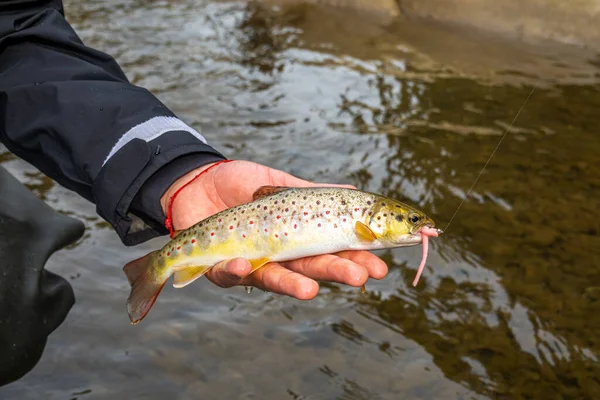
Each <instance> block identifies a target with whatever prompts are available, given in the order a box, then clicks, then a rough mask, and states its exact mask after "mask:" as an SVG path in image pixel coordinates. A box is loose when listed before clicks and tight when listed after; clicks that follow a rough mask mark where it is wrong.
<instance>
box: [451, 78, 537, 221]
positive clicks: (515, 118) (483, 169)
mask: <svg viewBox="0 0 600 400" xmlns="http://www.w3.org/2000/svg"><path fill="white" fill-rule="evenodd" d="M539 81H540V78H538V79H537V81H536V82H535V84H534V85H533V88H532V89H531V92H529V95H528V96H527V98H526V99H525V101H524V102H523V104H522V105H521V108H519V111H518V112H517V115H515V117H514V118H513V120H512V122H511V123H510V125H509V126H508V128H506V129H505V130H504V134H503V135H502V137H501V138H500V140H499V141H498V144H497V145H496V148H495V149H494V151H492V154H490V158H488V160H487V161H486V162H485V164H484V166H483V168H481V171H479V174H478V175H477V177H476V178H475V181H473V184H472V185H471V187H470V188H469V190H467V194H466V195H465V197H464V198H463V199H462V201H461V202H460V204H459V205H458V208H457V209H456V211H454V214H453V215H452V218H450V221H448V224H447V225H446V229H444V231H443V232H447V231H448V227H449V226H450V224H451V223H452V221H453V220H454V218H455V217H456V215H457V214H458V211H459V210H460V209H461V207H462V206H463V204H464V203H465V201H466V200H467V198H468V197H469V195H470V194H471V192H472V191H473V188H474V187H475V185H476V184H477V181H478V180H479V178H480V177H481V175H482V174H483V171H485V169H486V168H487V166H488V164H489V163H490V161H492V158H493V157H494V155H495V154H496V151H498V148H499V147H500V145H501V144H502V141H503V140H504V138H505V137H506V135H507V134H508V131H509V130H510V128H512V126H513V124H514V123H515V121H516V120H517V118H519V115H520V114H521V111H523V108H524V107H525V104H527V102H528V101H529V98H531V96H532V95H533V92H534V91H535V89H536V88H537V84H538V82H539Z"/></svg>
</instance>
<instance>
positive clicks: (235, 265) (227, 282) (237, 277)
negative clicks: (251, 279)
mask: <svg viewBox="0 0 600 400" xmlns="http://www.w3.org/2000/svg"><path fill="white" fill-rule="evenodd" d="M251 270H252V265H250V262H249V261H248V260H246V259H244V258H234V259H232V260H227V261H222V262H220V263H218V264H216V265H215V266H214V267H213V268H211V269H210V271H208V272H207V273H206V277H207V278H208V279H209V280H210V281H211V282H213V283H214V284H215V285H218V286H220V287H223V288H228V287H232V286H236V285H240V284H241V282H242V279H243V278H245V277H246V276H248V274H249V273H250V271H251Z"/></svg>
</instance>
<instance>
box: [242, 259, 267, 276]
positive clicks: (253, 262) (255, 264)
mask: <svg viewBox="0 0 600 400" xmlns="http://www.w3.org/2000/svg"><path fill="white" fill-rule="evenodd" d="M248 261H250V265H252V270H251V271H250V273H253V272H254V271H256V270H257V269H259V268H260V267H262V266H264V265H265V264H266V263H268V262H269V261H271V260H269V259H268V258H267V257H262V258H257V259H254V260H248Z"/></svg>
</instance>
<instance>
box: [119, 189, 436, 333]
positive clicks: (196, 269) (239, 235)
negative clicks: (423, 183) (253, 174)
mask: <svg viewBox="0 0 600 400" xmlns="http://www.w3.org/2000/svg"><path fill="white" fill-rule="evenodd" d="M434 226H435V224H434V222H433V221H432V220H431V219H430V218H429V217H427V216H426V215H425V214H424V213H422V212H421V211H419V210H416V209H414V208H413V207H410V206H408V205H406V204H404V203H401V202H399V201H396V200H393V199H390V198H387V197H383V196H380V195H377V194H373V193H368V192H364V191H360V190H354V189H346V188H338V187H310V188H291V187H280V186H263V187H261V188H259V189H258V190H257V191H256V192H255V193H254V199H253V201H252V202H249V203H246V204H242V205H239V206H236V207H232V208H229V209H226V210H224V211H221V212H219V213H217V214H214V215H212V216H210V217H208V218H206V219H204V220H202V221H200V222H198V223H197V224H195V225H193V226H191V227H190V228H188V229H186V230H183V231H179V232H177V233H176V236H175V237H174V238H173V239H172V240H171V241H170V242H168V243H167V244H166V245H165V246H164V247H163V248H162V249H160V250H156V251H154V252H152V253H150V254H148V255H146V256H144V257H141V258H139V259H137V260H134V261H131V262H130V263H128V264H127V265H125V267H124V268H123V270H124V272H125V274H126V275H127V278H128V280H129V283H130V285H131V292H130V295H129V298H128V300H127V312H128V314H129V317H130V320H131V322H132V323H133V324H136V323H138V322H139V321H141V320H142V319H143V318H144V317H145V316H146V314H147V313H148V312H149V311H150V308H151V307H152V305H153V304H154V302H155V301H156V298H157V297H158V295H159V293H160V291H161V290H162V288H163V286H164V285H165V283H166V282H167V280H168V279H169V278H170V277H171V275H173V276H174V279H173V286H174V287H176V288H182V287H184V286H186V285H189V284H190V283H192V282H194V281H195V280H196V279H198V278H200V277H201V276H202V275H204V274H205V273H206V272H207V271H208V270H210V269H211V268H212V267H213V266H214V265H215V264H217V263H219V262H221V261H224V260H230V259H233V258H236V257H244V258H246V259H248V260H249V261H250V263H251V265H252V272H254V271H256V270H257V269H258V268H260V267H262V266H263V265H265V264H266V263H268V262H271V261H274V262H280V261H288V260H294V259H298V258H302V257H308V256H314V255H319V254H329V253H335V252H339V251H342V250H376V249H384V248H393V247H401V246H414V245H417V244H419V243H423V260H422V262H421V265H420V267H419V270H418V273H417V277H416V278H415V281H414V282H413V284H414V285H416V284H417V282H418V279H419V276H420V275H421V272H422V270H423V268H424V266H425V260H426V257H427V238H428V236H437V235H438V233H439V232H440V231H439V230H437V229H435V228H434Z"/></svg>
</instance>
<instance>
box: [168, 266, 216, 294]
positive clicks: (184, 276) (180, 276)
mask: <svg viewBox="0 0 600 400" xmlns="http://www.w3.org/2000/svg"><path fill="white" fill-rule="evenodd" d="M212 267H213V266H212V265H199V266H195V265H193V266H189V267H184V268H182V269H180V270H178V271H176V272H175V274H174V275H173V287H174V288H177V289H181V288H182V287H185V286H187V285H189V284H190V283H192V282H194V281H195V280H196V279H198V278H200V277H201V276H202V275H204V274H205V273H206V272H208V270H209V269H211V268H212Z"/></svg>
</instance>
